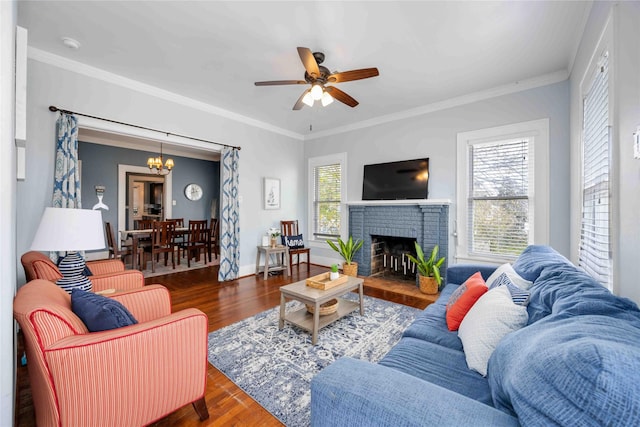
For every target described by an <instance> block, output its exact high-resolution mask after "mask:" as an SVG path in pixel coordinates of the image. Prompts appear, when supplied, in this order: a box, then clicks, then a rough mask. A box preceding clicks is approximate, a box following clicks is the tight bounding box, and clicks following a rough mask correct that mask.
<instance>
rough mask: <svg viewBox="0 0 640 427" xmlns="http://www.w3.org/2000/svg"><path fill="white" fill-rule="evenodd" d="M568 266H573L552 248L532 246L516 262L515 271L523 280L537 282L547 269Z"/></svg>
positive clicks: (514, 264)
mask: <svg viewBox="0 0 640 427" xmlns="http://www.w3.org/2000/svg"><path fill="white" fill-rule="evenodd" d="M567 264H568V265H572V264H571V263H570V262H569V260H567V259H566V258H565V257H563V256H562V255H560V254H559V253H558V252H556V251H555V250H554V249H553V248H551V247H550V246H544V245H530V246H527V248H526V249H525V250H524V251H522V253H521V254H520V256H518V258H517V259H516V260H515V262H514V263H513V269H514V270H515V271H516V273H518V274H519V275H520V276H521V277H522V278H523V279H525V280H528V281H530V282H535V280H536V279H537V278H538V276H540V273H542V270H544V269H545V268H547V267H551V266H556V265H567Z"/></svg>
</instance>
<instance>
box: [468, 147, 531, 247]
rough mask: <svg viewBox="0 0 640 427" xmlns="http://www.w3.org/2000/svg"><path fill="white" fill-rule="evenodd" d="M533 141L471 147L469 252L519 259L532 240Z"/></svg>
mask: <svg viewBox="0 0 640 427" xmlns="http://www.w3.org/2000/svg"><path fill="white" fill-rule="evenodd" d="M529 146H530V144H529V139H526V138H525V139H517V140H515V141H500V142H491V143H486V144H474V145H472V146H470V147H469V156H470V159H469V166H470V167H469V180H470V182H469V189H470V191H469V199H468V203H469V205H468V210H469V216H468V219H467V221H468V228H467V232H468V233H469V235H468V242H469V253H471V254H477V255H485V256H496V255H498V256H501V255H504V256H518V254H520V252H522V251H523V249H524V248H526V247H527V246H528V245H529V243H530V242H531V241H532V239H530V236H531V232H532V231H533V230H532V226H531V223H530V216H532V215H530V212H529V211H530V208H529V205H530V199H529V187H530V185H529V176H530V175H532V174H533V171H530V170H529V169H530V167H529V165H530V159H531V157H532V156H531V155H530V153H529Z"/></svg>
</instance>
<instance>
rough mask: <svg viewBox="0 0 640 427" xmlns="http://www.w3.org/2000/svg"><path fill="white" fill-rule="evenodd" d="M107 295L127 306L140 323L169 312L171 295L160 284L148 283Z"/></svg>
mask: <svg viewBox="0 0 640 427" xmlns="http://www.w3.org/2000/svg"><path fill="white" fill-rule="evenodd" d="M107 296H108V297H110V298H112V299H114V300H116V301H118V302H120V303H121V304H122V305H124V306H125V307H127V310H129V311H130V312H131V314H133V317H135V318H136V320H137V321H138V322H140V323H144V322H148V321H150V320H154V319H158V318H161V317H165V316H168V315H170V314H171V296H170V294H169V290H168V289H167V288H165V287H164V286H162V285H149V286H145V287H143V288H138V289H133V290H129V291H124V292H118V293H116V294H113V295H107Z"/></svg>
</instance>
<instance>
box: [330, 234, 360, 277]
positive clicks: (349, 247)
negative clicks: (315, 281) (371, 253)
mask: <svg viewBox="0 0 640 427" xmlns="http://www.w3.org/2000/svg"><path fill="white" fill-rule="evenodd" d="M327 243H328V244H329V246H331V249H333V250H334V251H336V252H338V253H339V254H340V256H341V257H342V258H344V263H343V264H342V271H343V272H344V274H346V275H347V276H353V277H355V276H357V275H358V263H357V262H353V256H354V255H355V253H356V252H358V251H359V250H360V248H362V240H356V241H355V242H354V241H353V237H352V236H349V240H347V242H346V243H345V242H343V241H342V239H341V238H339V237H338V245H336V244H335V243H334V242H332V241H331V240H327Z"/></svg>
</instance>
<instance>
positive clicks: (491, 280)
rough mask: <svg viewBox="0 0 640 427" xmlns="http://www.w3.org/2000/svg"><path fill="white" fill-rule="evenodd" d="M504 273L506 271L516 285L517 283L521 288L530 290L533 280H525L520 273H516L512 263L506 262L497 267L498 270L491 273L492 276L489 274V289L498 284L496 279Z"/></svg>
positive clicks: (487, 282)
mask: <svg viewBox="0 0 640 427" xmlns="http://www.w3.org/2000/svg"><path fill="white" fill-rule="evenodd" d="M502 273H506V274H507V276H509V279H511V282H513V284H514V285H516V286H517V287H519V288H520V289H524V290H525V291H526V290H528V289H529V288H530V287H531V285H533V282H530V281H528V280H524V279H523V278H522V277H520V275H519V274H518V273H516V271H515V270H514V269H513V267H512V266H511V264H509V263H506V264H502V265H501V266H500V267H498V268H496V271H494V272H493V273H491V276H489V278H488V279H487V281H486V284H487V287H489V289H493V288H494V287H495V286H496V283H495V281H496V279H498V277H500V275H501V274H502Z"/></svg>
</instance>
